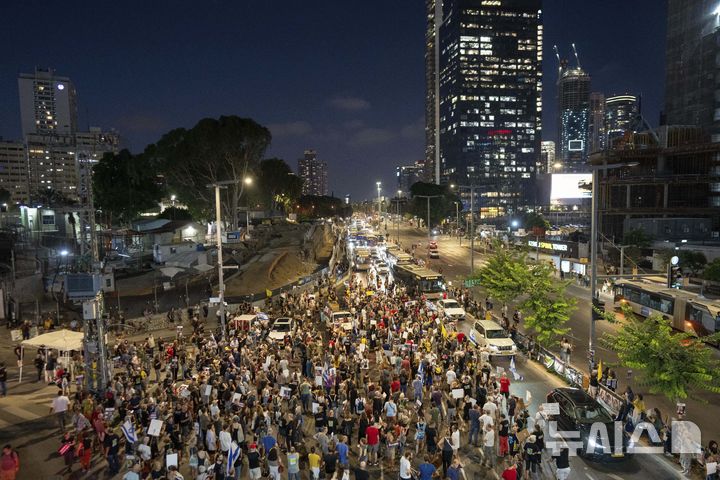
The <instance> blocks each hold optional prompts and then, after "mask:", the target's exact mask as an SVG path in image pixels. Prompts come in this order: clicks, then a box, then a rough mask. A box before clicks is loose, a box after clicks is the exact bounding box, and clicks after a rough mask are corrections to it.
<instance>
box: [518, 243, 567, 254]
mask: <svg viewBox="0 0 720 480" xmlns="http://www.w3.org/2000/svg"><path fill="white" fill-rule="evenodd" d="M528 246H530V247H533V248H537V246H538V242H536V241H535V240H528ZM540 248H544V249H545V250H553V251H556V252H567V251H568V246H567V245H565V244H564V243H551V242H540Z"/></svg>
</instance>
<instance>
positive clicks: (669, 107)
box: [665, 0, 720, 142]
mask: <svg viewBox="0 0 720 480" xmlns="http://www.w3.org/2000/svg"><path fill="white" fill-rule="evenodd" d="M719 5H720V4H719V3H718V1H717V0H669V1H668V20H667V39H666V50H665V117H666V123H667V124H668V125H698V126H700V127H702V128H703V129H704V130H705V132H707V133H709V134H710V135H711V139H712V141H713V142H720V89H718V87H717V86H716V85H717V77H718V69H719V68H720V67H718V65H719V63H718V55H719V54H720V28H719V27H720V9H719V8H718V7H719Z"/></svg>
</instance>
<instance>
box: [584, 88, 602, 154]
mask: <svg viewBox="0 0 720 480" xmlns="http://www.w3.org/2000/svg"><path fill="white" fill-rule="evenodd" d="M588 128H589V129H590V132H589V133H588V135H589V138H590V147H589V152H590V153H592V152H598V151H600V150H604V149H605V140H606V133H605V95H603V94H602V93H600V92H593V93H591V94H590V120H589V125H588Z"/></svg>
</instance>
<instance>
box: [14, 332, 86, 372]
mask: <svg viewBox="0 0 720 480" xmlns="http://www.w3.org/2000/svg"><path fill="white" fill-rule="evenodd" d="M84 338H85V334H84V333H82V332H73V331H72V330H56V331H54V332H50V333H43V334H42V335H38V336H37V337H33V338H30V339H28V340H23V341H22V343H21V344H20V348H21V349H22V351H23V354H21V357H23V358H24V351H25V349H26V348H28V347H30V348H33V347H35V348H41V347H44V348H45V349H46V350H45V359H46V360H47V351H48V350H57V351H59V352H64V353H63V355H62V357H60V358H58V361H60V362H63V363H64V364H65V365H66V366H67V367H69V368H70V372H71V373H72V374H73V376H74V372H73V369H72V363H71V362H70V350H82V348H83V339H84ZM22 374H23V364H22V363H21V364H20V376H19V377H18V382H22Z"/></svg>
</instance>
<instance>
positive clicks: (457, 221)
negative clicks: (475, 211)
mask: <svg viewBox="0 0 720 480" xmlns="http://www.w3.org/2000/svg"><path fill="white" fill-rule="evenodd" d="M454 186H455V185H451V186H450V187H451V188H452V187H454ZM453 203H454V204H455V232H456V233H457V236H458V240H459V241H460V245H462V239H461V238H460V202H453Z"/></svg>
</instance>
